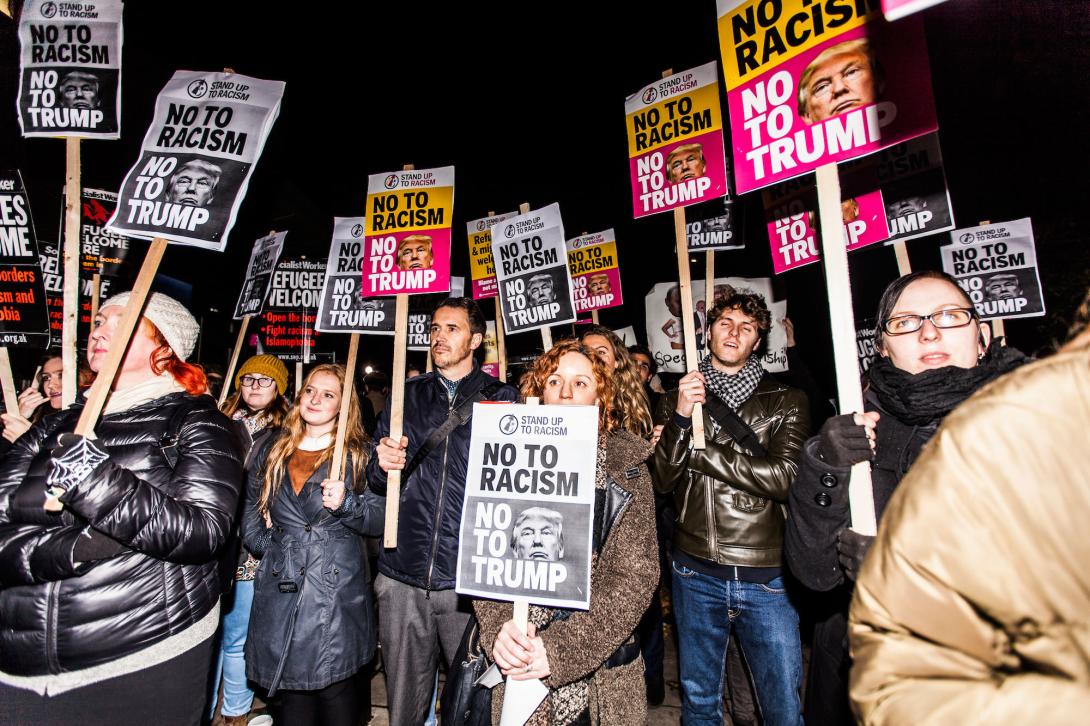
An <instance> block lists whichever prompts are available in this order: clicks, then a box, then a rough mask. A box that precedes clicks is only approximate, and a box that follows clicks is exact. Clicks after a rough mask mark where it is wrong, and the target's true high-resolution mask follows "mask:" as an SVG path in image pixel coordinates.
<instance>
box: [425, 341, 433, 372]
mask: <svg viewBox="0 0 1090 726" xmlns="http://www.w3.org/2000/svg"><path fill="white" fill-rule="evenodd" d="M424 355H425V356H426V358H425V360H424V372H425V373H431V372H432V362H431V346H428V352H427V353H425V354H424Z"/></svg>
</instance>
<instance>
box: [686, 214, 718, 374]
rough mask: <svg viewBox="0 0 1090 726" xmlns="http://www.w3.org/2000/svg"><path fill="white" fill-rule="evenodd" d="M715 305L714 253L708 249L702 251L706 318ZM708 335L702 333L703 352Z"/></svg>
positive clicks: (705, 350)
mask: <svg viewBox="0 0 1090 726" xmlns="http://www.w3.org/2000/svg"><path fill="white" fill-rule="evenodd" d="M686 230H688V227H686ZM713 307H715V253H714V252H712V251H711V250H708V251H707V252H705V253H704V315H705V319H707V315H708V313H710V312H711V311H712V308H713ZM708 338H709V336H708V335H707V334H706V333H705V335H704V352H705V353H707V351H708V346H710V345H711V342H710V341H709V340H708Z"/></svg>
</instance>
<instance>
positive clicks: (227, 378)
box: [219, 315, 251, 407]
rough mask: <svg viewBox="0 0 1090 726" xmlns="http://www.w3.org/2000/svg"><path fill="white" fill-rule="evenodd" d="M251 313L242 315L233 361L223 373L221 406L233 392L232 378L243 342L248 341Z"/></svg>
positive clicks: (232, 352) (232, 354) (232, 355)
mask: <svg viewBox="0 0 1090 726" xmlns="http://www.w3.org/2000/svg"><path fill="white" fill-rule="evenodd" d="M250 317H251V316H249V315H243V316H242V323H241V324H240V325H239V326H238V338H236V339H235V348H234V350H232V351H231V361H230V362H229V363H228V364H227V370H226V371H225V372H224V374H223V388H222V390H221V391H220V400H219V405H220V407H222V406H223V404H224V402H225V401H226V400H227V394H228V393H230V392H231V378H232V377H234V375H235V366H237V365H238V357H239V354H241V353H242V344H243V343H244V342H245V341H246V328H247V327H249V325H250Z"/></svg>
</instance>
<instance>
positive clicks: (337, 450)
mask: <svg viewBox="0 0 1090 726" xmlns="http://www.w3.org/2000/svg"><path fill="white" fill-rule="evenodd" d="M359 350H360V334H359V333H352V335H350V336H349V338H348V360H347V361H345V364H344V387H343V388H341V410H340V413H339V414H337V438H336V440H335V441H334V442H333V461H331V462H330V464H329V478H330V479H338V480H339V479H340V478H341V477H342V476H344V463H345V455H344V453H345V452H344V439H345V436H347V434H348V412H349V410H351V403H352V387H353V386H354V385H355V380H356V357H357V356H358V355H359Z"/></svg>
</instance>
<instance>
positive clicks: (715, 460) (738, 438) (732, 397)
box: [652, 293, 810, 726]
mask: <svg viewBox="0 0 1090 726" xmlns="http://www.w3.org/2000/svg"><path fill="white" fill-rule="evenodd" d="M771 318H772V316H771V314H770V313H769V311H768V308H767V307H766V306H765V303H764V299H763V298H762V297H761V296H760V295H757V294H753V293H734V294H732V295H730V296H729V297H728V298H726V300H724V301H723V302H722V303H719V304H717V305H716V306H715V307H714V308H712V310H711V311H710V312H709V313H708V336H709V339H710V344H709V346H708V348H709V355H708V356H707V357H706V358H705V359H704V360H703V361H701V363H700V367H699V369H698V370H695V371H692V372H690V373H688V374H687V375H686V376H685V377H684V378H682V379H681V381H680V383H679V384H678V390H677V391H674V392H671V393H670V394H668V395H667V396H666V397H665V399H664V400H663V401H662V403H661V404H660V407H659V415H658V416H656V418H655V420H666V419H667V418H668V417H669V421H668V423H667V424H666V425H665V427H664V428H663V431H662V437H661V438H660V439H659V443H658V446H657V448H656V450H655V456H654V459H653V464H652V473H653V474H654V481H655V487H656V488H657V489H658V490H659V491H660V492H662V493H664V494H668V493H671V492H673V493H674V499H675V503H676V506H677V511H678V512H681V515H680V516H679V519H678V522H677V525H676V527H675V531H674V562H673V571H674V587H673V591H674V613H675V616H676V618H677V626H678V639H679V651H680V660H679V663H678V665H679V668H680V674H681V682H682V713H683V721H684V722H685V723H686V724H687V725H689V726H694V725H696V724H716V726H718V725H719V724H722V722H723V661H724V658H725V656H726V651H727V644H728V642H729V639H730V636H731V631H732V630H735V632H736V634H737V635H738V637H739V638H740V642H741V645H742V648H743V650H744V651H745V654H746V658H747V659H748V660H749V664H750V667H751V668H752V671H753V678H754V681H755V685H756V690H757V698H758V700H759V702H760V704H761V713H762V714H763V715H764V718H765V723H767V724H769V725H770V726H772V725H779V724H792V725H794V724H801V723H802V704H801V701H800V699H799V687H800V686H801V685H802V647H801V643H800V640H799V618H798V614H797V613H796V612H795V609H794V607H792V605H791V603H790V602H789V601H788V599H787V594H786V591H785V589H784V583H783V574H782V568H783V529H784V514H783V506H782V505H783V504H784V503H785V502H786V501H787V491H788V487H789V486H790V484H791V481H792V479H794V477H795V473H796V472H797V471H798V459H799V451H800V449H801V447H802V444H803V442H804V441H805V440H806V437H807V435H808V433H809V425H810V424H809V422H810V410H809V405H808V404H807V400H806V396H805V394H803V393H802V391H799V390H796V389H794V388H788V387H787V386H783V385H781V384H779V383H776V382H775V381H773V380H772V379H771V378H768V377H766V376H765V371H764V368H763V367H762V366H761V363H760V357H759V355H758V354H757V353H756V352H755V351H757V350H758V348H759V347H760V346H761V344H762V343H763V342H764V341H766V340H767V339H768V333H769V330H770V328H771V322H772V320H771ZM697 403H703V404H704V419H705V421H704V426H705V430H706V431H707V432H708V436H707V448H705V449H704V450H703V451H700V450H695V449H693V448H691V444H690V440H691V438H692V415H693V408H694V406H695V404H697ZM671 412H672V416H671ZM728 613H730V615H729V616H728Z"/></svg>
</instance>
